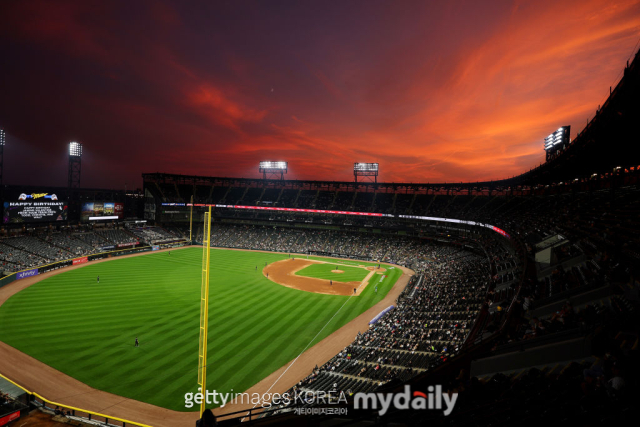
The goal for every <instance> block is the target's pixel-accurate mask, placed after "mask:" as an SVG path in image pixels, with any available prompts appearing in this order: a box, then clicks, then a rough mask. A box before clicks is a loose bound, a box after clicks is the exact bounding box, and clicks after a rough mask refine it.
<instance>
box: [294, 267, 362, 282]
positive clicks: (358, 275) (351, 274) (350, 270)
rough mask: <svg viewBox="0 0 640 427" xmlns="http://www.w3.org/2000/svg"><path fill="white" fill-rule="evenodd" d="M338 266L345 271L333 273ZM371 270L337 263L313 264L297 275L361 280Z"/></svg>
mask: <svg viewBox="0 0 640 427" xmlns="http://www.w3.org/2000/svg"><path fill="white" fill-rule="evenodd" d="M336 267H337V268H338V269H339V270H341V271H343V273H332V272H331V270H335V269H336ZM369 273H370V271H369V270H366V269H364V268H360V267H348V266H346V265H340V264H337V263H327V264H311V265H310V266H308V267H305V268H303V269H302V270H299V271H297V272H296V276H305V277H315V278H317V279H326V280H329V279H331V280H333V281H336V282H360V281H362V279H364V278H365V277H367V274H369Z"/></svg>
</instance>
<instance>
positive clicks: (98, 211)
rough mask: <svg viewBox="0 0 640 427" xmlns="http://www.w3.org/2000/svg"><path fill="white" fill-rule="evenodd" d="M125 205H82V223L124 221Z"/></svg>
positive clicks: (91, 203) (94, 203) (107, 203)
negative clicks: (109, 220) (111, 220)
mask: <svg viewBox="0 0 640 427" xmlns="http://www.w3.org/2000/svg"><path fill="white" fill-rule="evenodd" d="M123 217H124V203H116V202H87V203H83V204H82V210H81V211H80V219H81V220H82V221H99V220H106V219H122V218H123Z"/></svg>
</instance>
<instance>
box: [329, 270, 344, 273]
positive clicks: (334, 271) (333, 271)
mask: <svg viewBox="0 0 640 427" xmlns="http://www.w3.org/2000/svg"><path fill="white" fill-rule="evenodd" d="M331 272H332V273H344V271H342V270H331Z"/></svg>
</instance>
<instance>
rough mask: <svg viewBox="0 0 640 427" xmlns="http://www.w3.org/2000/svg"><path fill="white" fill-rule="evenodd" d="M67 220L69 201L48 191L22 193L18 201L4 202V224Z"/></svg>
mask: <svg viewBox="0 0 640 427" xmlns="http://www.w3.org/2000/svg"><path fill="white" fill-rule="evenodd" d="M66 220H67V202H65V201H60V200H58V196H56V195H55V194H48V193H32V194H25V193H22V194H20V196H19V197H18V200H16V201H8V202H4V215H3V223H4V224H21V223H30V222H51V221H66Z"/></svg>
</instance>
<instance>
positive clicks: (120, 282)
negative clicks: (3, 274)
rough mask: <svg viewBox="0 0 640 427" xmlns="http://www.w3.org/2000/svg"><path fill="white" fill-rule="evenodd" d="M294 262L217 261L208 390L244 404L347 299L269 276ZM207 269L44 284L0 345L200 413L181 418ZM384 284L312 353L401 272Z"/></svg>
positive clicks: (159, 262) (18, 306) (137, 270)
mask: <svg viewBox="0 0 640 427" xmlns="http://www.w3.org/2000/svg"><path fill="white" fill-rule="evenodd" d="M287 257H288V255H287V254H277V253H261V252H245V251H231V250H216V249H213V250H212V251H211V264H212V267H211V293H210V295H211V296H210V308H209V313H210V318H209V360H208V371H207V380H208V381H207V388H208V389H209V390H211V391H213V390H217V391H219V392H228V391H230V389H233V391H234V392H241V391H244V390H246V389H248V388H249V387H251V386H252V385H254V384H256V383H257V382H259V381H260V380H261V379H263V378H264V377H266V376H268V375H269V374H271V373H272V372H274V371H275V370H277V369H278V368H280V367H281V366H283V365H284V364H285V363H287V362H289V361H290V360H292V359H293V358H295V357H296V356H297V355H298V354H299V353H300V352H301V351H302V350H303V349H304V348H305V346H306V345H307V344H308V343H309V342H310V341H311V340H312V339H313V338H314V337H315V336H316V334H317V333H318V332H319V331H320V330H321V329H322V327H323V326H324V325H325V324H326V323H327V322H328V321H329V319H331V318H332V316H333V315H334V313H336V311H338V309H339V308H340V307H341V306H342V305H343V304H344V303H345V301H347V300H348V299H349V297H347V296H337V295H323V294H313V293H309V292H304V291H299V290H295V289H291V288H287V287H284V286H280V285H277V284H275V283H273V282H271V281H270V280H268V279H266V278H265V277H264V276H263V275H262V273H261V270H262V268H263V267H264V265H265V262H266V263H272V262H275V261H279V260H281V259H285V258H287ZM201 260H202V249H199V248H188V249H183V250H175V251H172V252H171V255H169V254H168V253H167V252H159V253H151V254H148V255H143V256H139V257H133V258H122V259H114V260H111V261H108V262H103V263H99V264H91V263H90V264H87V265H86V266H84V267H82V268H79V269H76V270H69V271H65V272H63V273H61V274H58V275H56V276H53V277H50V278H47V279H45V280H43V281H42V282H39V283H37V284H35V285H33V286H31V287H29V288H27V289H25V290H23V291H21V292H19V293H17V294H15V295H14V296H12V297H11V298H9V300H7V301H6V302H5V303H4V304H3V305H2V307H0V340H1V341H4V342H5V343H7V344H9V345H11V346H13V347H15V348H17V349H18V350H20V351H23V352H24V353H27V354H29V355H31V356H33V357H35V358H36V359H38V360H40V361H42V362H44V363H46V364H47V365H50V366H52V367H54V368H56V369H58V370H60V371H62V372H64V373H66V374H68V375H70V376H72V377H74V378H76V379H78V380H80V381H82V382H84V383H86V384H88V385H90V386H92V387H95V388H98V389H100V390H104V391H108V392H111V393H115V394H118V395H121V396H124V397H128V398H132V399H137V400H141V401H144V402H148V403H151V404H154V405H158V406H161V407H165V408H168V409H173V410H179V411H185V410H190V411H192V410H193V408H192V409H185V408H184V394H185V393H187V392H194V391H196V389H197V385H196V380H197V364H198V334H199V331H198V329H199V310H200V307H199V305H200V274H201ZM360 264H367V263H360ZM328 265H331V264H328ZM367 265H373V264H371V263H370V264H367ZM256 267H257V271H256ZM362 271H363V272H364V271H365V270H362ZM98 275H99V276H100V283H99V284H98V283H96V277H97V276H98ZM387 275H388V277H387V278H386V279H384V281H383V282H381V283H380V282H378V280H379V279H378V275H376V276H374V278H375V282H376V284H377V285H378V292H377V293H375V292H374V286H373V285H374V282H373V281H372V282H371V285H372V286H369V287H367V289H365V290H364V291H363V293H362V294H361V295H359V296H357V297H351V298H350V299H349V300H348V302H347V303H346V304H345V306H344V307H343V308H342V310H341V311H340V312H339V313H338V314H337V315H336V316H335V317H334V318H333V319H332V320H331V322H330V323H329V324H328V325H327V327H326V328H325V329H324V331H323V332H322V333H321V334H319V335H318V336H317V337H316V338H315V340H314V341H313V344H315V343H316V342H318V341H320V340H321V339H323V338H325V337H326V336H328V335H329V334H331V333H332V332H333V331H335V330H336V329H338V328H339V327H341V326H342V325H344V324H345V323H347V322H349V321H350V320H352V319H353V318H355V317H356V316H358V315H359V314H361V313H362V312H364V311H365V310H366V309H367V308H369V307H371V306H372V305H374V304H375V303H377V302H378V301H380V300H381V299H382V298H383V297H384V295H386V294H387V292H388V291H389V290H390V289H391V287H392V286H393V284H394V283H395V282H396V280H397V279H398V278H399V277H400V275H401V271H400V270H399V269H397V268H395V269H391V270H388V273H387ZM336 276H338V274H336ZM380 277H381V276H380ZM136 336H137V337H138V338H139V340H140V344H141V345H140V347H138V348H136V347H134V340H135V337H136Z"/></svg>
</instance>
